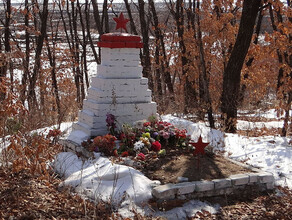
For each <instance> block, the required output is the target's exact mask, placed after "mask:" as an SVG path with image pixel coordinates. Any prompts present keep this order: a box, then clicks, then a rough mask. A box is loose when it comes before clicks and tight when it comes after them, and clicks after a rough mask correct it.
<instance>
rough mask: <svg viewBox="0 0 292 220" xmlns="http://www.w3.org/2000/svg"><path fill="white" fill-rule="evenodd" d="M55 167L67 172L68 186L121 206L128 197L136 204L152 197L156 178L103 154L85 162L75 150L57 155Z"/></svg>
mask: <svg viewBox="0 0 292 220" xmlns="http://www.w3.org/2000/svg"><path fill="white" fill-rule="evenodd" d="M54 167H55V169H56V170H57V171H58V173H61V174H63V176H64V178H65V181H64V183H63V184H64V185H71V186H73V187H74V188H75V190H76V191H77V192H79V193H81V194H84V195H86V196H87V197H89V198H90V199H92V200H93V201H99V200H103V201H110V203H111V204H113V205H114V206H118V205H119V204H120V203H121V202H122V200H123V198H124V197H125V196H128V197H130V198H132V200H133V202H134V203H136V204H141V203H142V202H146V201H147V200H148V199H149V198H151V184H152V183H153V181H151V180H150V179H148V178H147V177H145V176H144V175H143V174H142V173H141V172H139V171H137V170H135V169H133V168H131V167H128V166H124V165H117V164H113V163H112V162H111V161H110V160H109V159H108V158H106V157H102V156H100V154H95V157H94V159H92V160H87V161H83V160H82V159H81V158H78V157H77V156H76V154H74V153H71V152H63V153H60V154H58V156H57V157H56V160H55V162H54Z"/></svg>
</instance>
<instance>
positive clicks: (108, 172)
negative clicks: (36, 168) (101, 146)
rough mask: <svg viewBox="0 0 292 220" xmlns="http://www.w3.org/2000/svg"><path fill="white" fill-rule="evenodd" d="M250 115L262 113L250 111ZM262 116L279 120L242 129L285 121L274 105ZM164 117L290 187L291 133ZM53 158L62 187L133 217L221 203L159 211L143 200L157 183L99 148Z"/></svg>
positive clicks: (190, 211)
mask: <svg viewBox="0 0 292 220" xmlns="http://www.w3.org/2000/svg"><path fill="white" fill-rule="evenodd" d="M245 115H246V113H245ZM249 116H250V117H252V116H254V117H258V114H250V115H249ZM263 116H264V117H266V118H269V119H271V120H273V119H275V121H271V120H270V121H269V122H247V121H242V120H239V121H238V128H240V129H242V130H248V129H254V128H263V127H266V128H273V127H274V128H279V127H282V125H283V120H280V117H277V115H276V111H275V110H269V111H267V112H265V113H261V117H263ZM162 120H164V121H168V122H170V123H173V124H174V125H175V126H177V127H179V128H184V129H187V131H188V134H189V135H190V136H191V139H192V140H194V141H196V140H197V139H198V137H199V136H200V135H201V136H202V138H203V141H204V142H210V146H212V147H213V149H214V151H221V152H224V154H225V156H226V157H230V158H231V159H234V160H237V161H241V162H245V163H246V164H249V165H252V166H254V167H258V168H260V169H262V170H263V171H267V172H270V173H272V174H273V175H274V177H275V184H276V185H280V186H287V187H289V188H290V189H292V146H291V136H290V137H280V136H279V135H275V136H260V137H248V136H243V135H238V134H227V133H223V132H221V131H219V130H215V129H210V128H209V127H207V126H206V123H203V122H200V123H193V122H191V121H188V120H186V119H182V118H178V117H174V116H172V115H164V116H162ZM71 126H72V123H62V124H61V127H60V129H61V131H62V132H63V133H64V136H65V137H68V134H69V133H70V131H71ZM53 128H57V126H52V127H48V128H44V129H39V130H37V132H38V133H42V134H44V135H45V134H46V133H47V132H48V131H49V130H50V129H53ZM80 135H81V136H82V135H83V134H76V135H75V137H76V141H78V137H79V138H82V137H81V136H80ZM5 140H6V141H5V142H4V141H3V140H2V141H1V142H0V151H1V148H3V147H5V146H7V143H8V141H7V140H8V137H6V138H5ZM4 145H5V146H4ZM53 163H54V167H55V170H56V171H57V172H58V173H59V174H61V175H63V178H64V181H63V183H62V186H67V185H69V186H72V187H74V188H75V191H76V192H77V193H79V194H80V195H83V196H85V197H87V198H90V199H92V200H93V201H97V202H98V201H100V200H103V201H106V202H110V203H111V204H112V205H113V207H114V208H116V210H117V212H118V213H119V214H120V215H121V216H122V217H124V218H132V217H133V215H134V213H135V212H136V213H140V214H141V215H147V216H153V217H158V216H162V217H165V218H167V219H186V218H187V217H192V216H194V215H195V214H196V212H197V211H201V210H206V211H208V212H210V213H215V212H216V211H217V210H218V208H219V207H218V206H216V205H210V204H209V203H206V202H202V201H198V200H192V201H189V202H187V203H185V204H184V206H183V207H177V208H174V209H172V210H169V211H164V212H162V211H157V212H155V211H153V210H152V209H151V208H150V207H148V206H145V202H146V201H147V200H148V199H149V198H151V197H152V196H151V189H152V187H153V185H155V182H154V181H151V180H150V179H148V178H147V177H145V176H144V175H143V174H142V173H141V172H139V171H137V170H135V169H133V168H131V167H128V166H124V165H117V164H113V163H112V162H111V161H110V160H109V159H108V158H105V157H102V156H100V154H98V153H95V154H94V158H92V159H89V160H84V159H81V158H78V157H77V156H76V155H75V154H74V153H71V152H62V153H60V154H58V155H57V156H56V159H55V160H54V162H53ZM131 210H134V211H131Z"/></svg>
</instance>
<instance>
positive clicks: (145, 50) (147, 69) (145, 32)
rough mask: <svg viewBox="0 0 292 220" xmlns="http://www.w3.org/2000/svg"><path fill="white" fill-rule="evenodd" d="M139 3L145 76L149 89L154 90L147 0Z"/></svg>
mask: <svg viewBox="0 0 292 220" xmlns="http://www.w3.org/2000/svg"><path fill="white" fill-rule="evenodd" d="M138 5H139V18H140V25H141V33H142V38H143V53H142V59H141V60H142V62H141V63H142V66H143V76H144V77H146V78H148V80H149V82H148V85H149V89H151V90H153V80H152V76H151V60H150V50H149V32H148V29H149V26H148V22H146V18H145V9H144V7H145V2H144V0H138Z"/></svg>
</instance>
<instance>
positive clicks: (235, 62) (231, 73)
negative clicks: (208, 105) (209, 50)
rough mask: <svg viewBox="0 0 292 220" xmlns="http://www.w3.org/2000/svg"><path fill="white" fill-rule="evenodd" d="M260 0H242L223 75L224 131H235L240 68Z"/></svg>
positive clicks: (222, 108)
mask: <svg viewBox="0 0 292 220" xmlns="http://www.w3.org/2000/svg"><path fill="white" fill-rule="evenodd" d="M260 4H261V1H258V0H244V2H243V9H242V15H241V19H240V25H239V29H238V34H237V37H236V42H235V45H234V47H233V50H232V52H231V55H230V58H229V61H228V63H227V66H226V69H225V71H224V75H223V91H222V95H221V110H222V117H223V119H224V125H225V131H226V132H236V120H237V108H238V99H239V91H240V78H241V69H242V66H243V63H244V60H245V57H246V54H247V51H248V48H249V45H250V42H251V38H252V35H253V30H254V25H255V21H256V18H257V14H258V11H259V8H260Z"/></svg>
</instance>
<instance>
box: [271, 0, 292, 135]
mask: <svg viewBox="0 0 292 220" xmlns="http://www.w3.org/2000/svg"><path fill="white" fill-rule="evenodd" d="M276 4H277V2H276ZM288 6H289V7H291V5H290V4H288ZM275 11H276V14H277V20H278V23H279V24H282V23H283V16H282V14H281V11H280V9H276V10H275ZM269 12H270V19H271V23H272V27H273V30H274V31H275V32H280V33H281V35H282V36H285V37H286V34H285V33H283V31H282V30H281V29H280V30H279V29H278V28H277V25H276V23H275V19H274V14H273V8H272V5H271V4H269ZM288 20H289V22H292V17H291V16H288ZM288 40H289V44H290V45H291V40H292V36H291V34H289V35H288ZM277 55H278V62H279V63H280V64H281V66H282V65H283V64H284V63H285V64H287V65H288V66H289V67H290V69H292V55H291V53H289V52H287V51H281V50H280V49H279V48H277ZM285 75H286V74H285ZM286 77H289V78H290V79H289V80H291V79H292V71H290V73H288V74H287V76H286ZM285 81H287V79H285V78H284V69H283V67H280V68H279V72H278V82H277V92H278V93H281V95H282V97H281V98H282V100H283V101H284V103H285V104H284V110H285V117H284V124H283V127H282V130H281V136H283V137H286V136H287V132H288V123H289V118H290V114H289V113H290V110H291V101H292V90H291V87H288V88H286V89H285V88H283V87H285ZM286 86H289V85H286ZM287 89H288V90H287ZM285 90H287V91H285Z"/></svg>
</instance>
